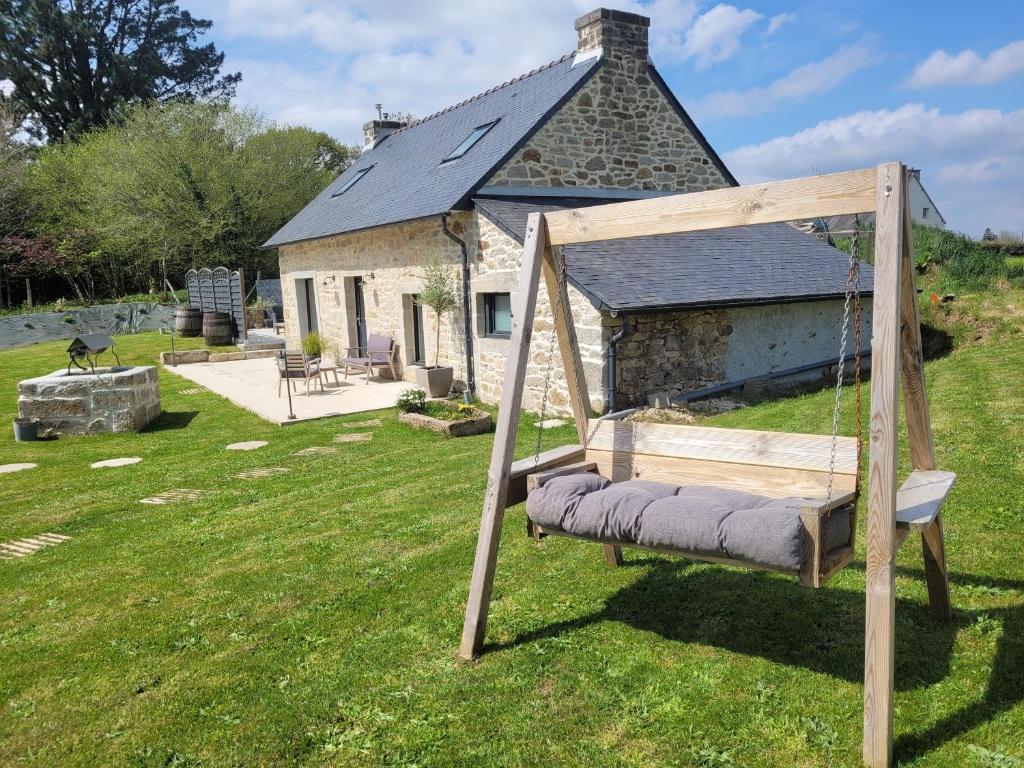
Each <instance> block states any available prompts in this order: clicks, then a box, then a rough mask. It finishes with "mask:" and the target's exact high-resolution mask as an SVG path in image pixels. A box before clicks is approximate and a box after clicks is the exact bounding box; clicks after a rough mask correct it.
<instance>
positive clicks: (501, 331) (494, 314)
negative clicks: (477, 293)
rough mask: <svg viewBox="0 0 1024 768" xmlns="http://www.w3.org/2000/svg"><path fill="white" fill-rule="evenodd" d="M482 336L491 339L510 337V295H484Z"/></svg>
mask: <svg viewBox="0 0 1024 768" xmlns="http://www.w3.org/2000/svg"><path fill="white" fill-rule="evenodd" d="M484 336H487V337H488V338H491V339H507V338H510V337H511V336H512V294H510V293H485V294H484Z"/></svg>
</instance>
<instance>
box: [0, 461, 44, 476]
mask: <svg viewBox="0 0 1024 768" xmlns="http://www.w3.org/2000/svg"><path fill="white" fill-rule="evenodd" d="M38 466H39V465H38V464H30V463H26V464H0V475H9V474H10V473H11V472H21V471H22V470H23V469H35V468H36V467H38Z"/></svg>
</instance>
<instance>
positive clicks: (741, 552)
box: [526, 472, 850, 571]
mask: <svg viewBox="0 0 1024 768" xmlns="http://www.w3.org/2000/svg"><path fill="white" fill-rule="evenodd" d="M808 501H809V500H808V499H804V498H798V497H795V496H794V497H789V498H784V499H772V498H768V497H766V496H758V495H755V494H752V493H745V492H743V491H733V490H728V489H725V488H715V487H713V486H706V485H682V486H680V485H673V484H670V483H656V482H652V481H649V480H629V481H627V482H622V483H611V482H609V481H608V480H607V479H605V478H603V477H601V476H600V475H596V474H594V473H591V472H582V473H578V474H572V475H563V476H561V477H555V478H552V479H551V480H549V481H548V482H546V483H545V484H544V485H542V486H541V487H540V488H536V489H535V490H533V491H532V492H531V493H530V496H529V498H528V499H527V501H526V513H527V515H529V517H530V519H531V520H533V521H534V522H535V523H537V524H539V525H540V526H541V527H543V528H547V529H554V530H560V531H564V532H565V533H571V534H573V535H576V536H585V537H587V538H592V539H598V540H601V541H610V542H622V543H627V544H639V545H641V546H645V547H656V548H669V549H675V550H679V551H681V552H687V553H692V554H695V555H713V556H718V557H728V558H732V559H734V560H742V561H744V562H749V563H752V564H755V565H763V566H766V567H769V568H782V569H785V570H791V571H796V570H799V569H800V565H801V562H802V556H803V552H802V548H801V545H800V544H801V524H800V507H801V506H802V505H804V504H806V503H808ZM849 526H850V520H849V513H848V512H847V511H846V510H836V511H834V512H832V514H831V516H830V518H829V523H828V543H829V547H830V549H833V548H835V547H839V546H844V545H845V544H846V543H847V541H848V539H849V530H850V528H849Z"/></svg>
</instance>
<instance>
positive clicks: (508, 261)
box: [467, 215, 604, 414]
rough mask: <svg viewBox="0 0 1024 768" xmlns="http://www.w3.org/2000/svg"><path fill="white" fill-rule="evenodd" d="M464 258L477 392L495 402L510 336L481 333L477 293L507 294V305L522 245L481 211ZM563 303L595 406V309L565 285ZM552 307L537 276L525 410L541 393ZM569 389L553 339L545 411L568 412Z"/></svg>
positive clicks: (600, 395)
mask: <svg viewBox="0 0 1024 768" xmlns="http://www.w3.org/2000/svg"><path fill="white" fill-rule="evenodd" d="M467 239H468V240H469V241H470V245H471V249H470V258H471V260H472V263H473V270H472V277H471V280H470V284H471V286H472V292H473V309H474V329H475V337H476V338H475V340H474V345H475V358H476V380H477V393H478V395H479V396H480V399H481V400H483V401H484V402H488V403H497V402H498V400H500V398H501V387H502V383H503V382H504V379H505V364H506V360H507V357H508V353H509V349H510V345H511V342H510V341H509V340H508V339H490V338H486V337H485V336H484V329H483V294H485V293H504V292H508V293H511V294H512V301H513V306H514V304H515V296H516V293H517V292H518V288H519V285H518V283H519V269H520V266H521V260H522V252H523V247H522V246H521V245H520V244H519V243H518V242H516V241H515V240H514V239H513V238H511V237H509V236H508V235H507V234H505V233H504V232H503V231H501V230H500V229H498V228H497V227H496V226H495V225H494V224H493V223H492V222H491V221H490V220H489V219H488V218H486V217H485V216H480V215H476V216H475V217H474V218H473V219H472V230H471V232H470V233H469V235H468V237H467ZM569 304H570V306H571V307H572V314H573V322H574V323H575V325H576V336H577V339H578V341H579V345H580V355H581V358H582V360H583V368H584V373H585V376H586V379H587V385H588V389H589V391H590V398H591V405H592V406H593V407H594V408H595V409H596V410H597V411H600V410H602V409H603V407H604V352H603V342H602V333H603V330H602V321H601V313H600V312H598V311H597V309H595V308H594V305H593V304H591V303H590V301H589V299H587V298H586V297H584V296H583V294H582V293H580V292H579V291H578V290H576V289H575V288H574V287H572V286H571V285H570V286H569ZM551 331H552V310H551V302H550V301H549V299H548V293H547V288H546V286H545V285H544V280H543V279H541V283H540V289H539V291H538V294H537V313H536V319H535V320H534V324H533V334H532V336H531V343H530V365H529V367H528V368H527V371H526V382H525V387H524V390H523V408H525V409H527V410H530V411H534V412H536V411H538V410H539V409H540V405H541V400H542V398H543V393H544V380H545V373H546V371H547V370H548V360H549V359H550V354H549V350H550V348H551ZM569 410H570V408H569V394H568V387H567V385H566V381H565V372H564V369H563V366H562V360H561V356H560V355H559V352H558V347H557V343H556V345H555V353H554V364H553V365H552V366H551V375H550V383H549V388H548V411H549V412H550V413H555V414H565V413H568V412H569Z"/></svg>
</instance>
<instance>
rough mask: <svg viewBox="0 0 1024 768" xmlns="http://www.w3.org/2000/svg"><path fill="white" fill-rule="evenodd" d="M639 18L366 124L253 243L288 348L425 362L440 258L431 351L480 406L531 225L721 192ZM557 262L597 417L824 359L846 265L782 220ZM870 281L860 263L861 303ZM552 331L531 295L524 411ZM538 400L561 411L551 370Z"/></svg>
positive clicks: (718, 173) (534, 400)
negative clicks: (329, 346) (387, 342)
mask: <svg viewBox="0 0 1024 768" xmlns="http://www.w3.org/2000/svg"><path fill="white" fill-rule="evenodd" d="M649 24H650V22H649V20H648V19H647V18H645V17H643V16H638V15H635V14H631V13H624V12H620V11H613V10H607V9H598V10H595V11H592V12H590V13H588V14H586V15H584V16H582V17H581V18H580V19H578V20H577V21H576V31H577V33H578V46H577V50H576V51H575V52H573V53H570V54H569V55H567V56H564V57H562V58H561V59H558V60H557V61H554V62H552V63H550V64H547V65H545V66H542V67H539V68H537V69H535V70H534V71H532V72H530V73H528V74H526V75H523V76H521V77H519V78H516V79H515V80H512V81H510V82H507V83H504V84H502V85H499V86H497V87H495V88H492V89H490V90H488V91H486V92H484V93H481V94H479V95H477V96H474V97H473V98H470V99H467V100H466V101H464V102H462V103H461V104H457V105H455V106H453V107H450V108H448V109H445V110H442V111H441V112H438V113H436V114H434V115H430V116H429V117H425V118H423V119H421V120H417V121H415V122H413V123H411V124H406V123H403V122H400V121H390V120H383V119H378V120H373V121H371V122H369V123H367V124H366V126H365V127H364V133H365V142H366V149H365V151H364V152H363V154H362V156H361V157H360V158H359V159H358V160H357V161H356V162H355V163H354V164H353V165H352V167H351V168H349V169H348V170H347V171H345V173H343V174H342V175H341V176H340V177H339V178H338V179H337V180H335V181H334V182H333V183H332V184H331V185H330V186H329V187H328V188H327V189H325V190H324V191H323V192H322V193H321V194H320V195H319V196H318V197H317V198H316V199H315V200H313V201H312V202H311V203H310V204H309V205H308V206H306V208H304V209H303V210H302V211H301V212H300V213H299V214H298V215H296V216H295V217H294V218H293V219H292V220H291V221H289V222H288V223H287V224H286V225H285V226H284V227H282V228H281V230H280V231H279V232H277V233H276V234H275V235H274V236H273V237H271V238H270V240H268V241H267V243H266V245H267V246H268V247H277V248H278V249H279V254H280V265H281V281H282V292H283V301H284V308H285V309H284V314H285V322H286V336H287V340H288V343H289V345H292V346H294V345H297V344H298V343H299V340H300V339H301V338H302V337H303V336H304V335H305V334H307V333H309V332H310V331H312V330H318V331H319V332H320V333H322V334H324V335H326V336H327V337H328V338H329V339H330V340H332V341H333V342H334V343H336V344H337V345H339V346H341V347H348V346H360V345H363V344H365V342H366V337H367V333H377V334H387V335H390V336H392V337H394V338H395V340H396V341H397V343H398V345H399V347H400V351H399V362H400V364H401V367H400V370H399V375H400V376H401V377H403V378H406V379H410V380H412V379H413V378H414V377H413V375H412V369H413V367H414V366H418V365H423V364H426V363H432V362H433V359H434V355H435V350H434V349H433V344H434V330H435V329H434V326H433V323H434V318H433V317H432V315H431V313H429V312H425V311H424V310H423V308H422V307H421V306H420V305H419V303H418V302H417V294H418V293H419V292H420V291H421V290H422V286H423V281H422V268H423V266H424V264H427V263H430V262H432V261H434V260H438V259H440V260H441V261H442V262H443V263H446V264H450V265H451V268H452V271H453V273H454V274H455V275H457V277H458V280H459V283H460V285H461V286H462V292H463V305H462V310H461V311H460V312H458V313H456V314H455V316H454V317H451V318H446V319H445V321H444V322H443V323H442V327H441V329H440V330H441V336H440V339H441V341H440V349H439V350H436V352H437V354H438V357H439V359H440V361H441V363H442V364H448V365H451V366H453V367H454V368H455V374H456V378H457V383H458V386H459V387H468V388H470V389H472V390H473V391H474V392H475V393H476V394H477V395H478V396H479V397H480V398H481V399H482V400H484V401H485V402H496V401H497V400H498V399H499V396H500V392H501V386H502V382H503V378H504V372H505V359H506V355H507V353H508V347H509V332H510V329H511V322H512V318H511V311H512V306H514V304H513V301H512V298H513V297H514V295H515V293H516V291H517V290H518V276H519V265H520V256H521V248H522V239H523V232H524V228H525V223H526V217H527V215H528V213H529V212H530V211H536V210H544V211H549V210H557V209H564V208H569V207H579V206H588V205H595V204H599V203H606V202H609V201H614V200H628V199H636V198H640V197H647V196H654V195H663V194H667V193H672V192H692V191H698V190H708V189H716V188H721V187H726V186H731V185H735V184H736V180H735V179H734V178H733V176H732V174H731V173H730V172H729V170H728V168H726V166H725V164H724V163H723V162H722V159H721V158H720V157H719V156H718V154H717V153H716V152H715V151H714V149H713V148H712V147H711V146H710V145H709V144H708V142H707V140H706V139H705V138H704V136H703V135H702V134H701V132H700V130H699V129H698V128H697V126H696V125H694V123H693V121H692V120H691V119H690V117H689V116H688V115H687V113H686V111H685V110H684V109H683V107H682V106H681V105H680V103H679V102H678V100H677V99H676V97H675V96H674V95H673V94H672V92H671V91H670V90H669V88H668V86H667V85H666V84H665V82H664V80H663V79H662V78H661V76H660V75H659V74H658V71H657V69H656V68H655V67H654V65H653V64H652V63H651V62H650V59H649V57H648V43H647V41H648V27H649ZM565 256H566V265H567V275H568V280H569V283H570V288H569V294H570V301H571V305H572V311H573V314H574V319H575V323H576V328H577V335H578V338H579V342H580V347H581V353H582V359H583V363H584V368H585V371H586V375H587V385H588V388H589V390H590V395H591V399H592V402H593V404H594V406H595V408H596V409H598V410H600V409H602V408H604V407H607V406H609V405H610V404H611V403H612V402H614V403H615V404H616V405H617V406H619V407H624V406H626V405H631V404H636V403H642V402H645V401H646V398H647V395H648V394H650V393H654V392H664V391H670V392H684V391H690V390H693V389H696V388H700V387H705V386H709V385H715V384H720V383H723V382H731V381H736V380H739V379H744V378H748V377H754V376H762V375H766V374H770V373H772V372H777V371H783V370H789V369H792V368H794V367H800V366H808V365H810V364H814V363H819V364H822V365H824V361H826V360H834V356H835V355H836V353H837V349H838V335H839V320H840V318H841V313H842V294H843V290H844V285H845V279H846V274H847V260H846V256H845V255H844V254H842V253H839V252H838V251H836V250H835V249H834V248H832V247H831V246H829V245H827V244H825V243H823V242H822V241H821V240H820V239H818V238H817V237H814V236H811V235H807V234H804V233H802V232H800V231H798V230H797V229H795V228H793V227H790V226H789V225H785V224H779V225H768V226H753V227H742V228H735V229H726V230H717V231H711V232H697V233H689V234H682V235H670V236H662V237H646V238H637V239H631V240H620V241H616V242H614V243H593V244H588V245H579V246H571V247H567V248H566V250H565ZM871 284H872V279H871V272H870V268H869V267H866V266H865V268H864V281H863V285H864V287H865V289H866V290H865V292H866V293H870V286H871ZM865 316H866V317H870V312H866V313H865ZM550 328H551V308H550V304H549V302H548V297H547V294H546V291H545V289H544V286H543V285H542V286H541V292H540V297H539V300H538V314H537V319H536V321H535V326H534V334H533V351H532V357H531V363H530V368H529V371H528V373H527V377H526V391H525V395H524V407H527V408H533V409H536V408H537V407H538V406H539V404H540V400H541V396H542V390H543V385H544V381H545V377H544V366H545V363H546V360H547V354H546V352H547V339H548V333H549V330H550ZM869 337H870V334H865V339H867V338H869ZM613 347H614V349H615V351H616V352H617V354H616V355H615V356H614V358H613V357H612V356H611V355H610V354H609V353H610V351H611V349H612V348H613ZM613 360H614V363H613ZM810 375H816V374H815V372H812V373H811V374H810ZM548 402H549V404H550V406H551V407H552V409H553V410H556V411H559V410H561V411H564V410H567V406H568V400H567V395H566V389H565V384H564V379H563V377H562V372H561V367H560V366H558V365H555V367H554V378H553V380H552V383H551V389H550V390H549V398H548Z"/></svg>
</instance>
